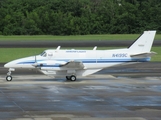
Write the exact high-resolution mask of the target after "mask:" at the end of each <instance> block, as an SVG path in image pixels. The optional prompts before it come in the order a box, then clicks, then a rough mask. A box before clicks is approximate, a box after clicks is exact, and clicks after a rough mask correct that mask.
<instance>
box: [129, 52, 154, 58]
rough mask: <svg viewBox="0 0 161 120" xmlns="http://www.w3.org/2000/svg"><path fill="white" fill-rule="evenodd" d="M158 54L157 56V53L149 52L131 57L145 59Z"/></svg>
mask: <svg viewBox="0 0 161 120" xmlns="http://www.w3.org/2000/svg"><path fill="white" fill-rule="evenodd" d="M156 54H157V53H156V52H147V53H139V54H133V55H130V57H137V58H145V57H151V56H153V55H156Z"/></svg>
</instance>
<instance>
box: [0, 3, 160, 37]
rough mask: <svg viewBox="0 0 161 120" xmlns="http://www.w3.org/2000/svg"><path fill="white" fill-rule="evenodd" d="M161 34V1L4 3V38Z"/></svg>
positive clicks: (0, 20) (0, 27) (0, 22)
mask: <svg viewBox="0 0 161 120" xmlns="http://www.w3.org/2000/svg"><path fill="white" fill-rule="evenodd" d="M144 30H157V32H159V33H161V1H160V0H0V35H85V34H124V33H126V34H133V33H140V32H143V31H144Z"/></svg>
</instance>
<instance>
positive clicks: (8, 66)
mask: <svg viewBox="0 0 161 120" xmlns="http://www.w3.org/2000/svg"><path fill="white" fill-rule="evenodd" d="M16 66H17V64H16V62H12V61H11V62H8V63H6V64H5V65H4V67H5V68H15V67H16Z"/></svg>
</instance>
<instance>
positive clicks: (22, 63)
mask: <svg viewBox="0 0 161 120" xmlns="http://www.w3.org/2000/svg"><path fill="white" fill-rule="evenodd" d="M33 63H34V57H27V58H21V59H17V60H14V61H11V62H8V63H6V64H5V65H4V67H5V68H34V66H32V64H33Z"/></svg>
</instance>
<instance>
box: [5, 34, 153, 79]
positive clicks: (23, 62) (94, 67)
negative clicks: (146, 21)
mask: <svg viewBox="0 0 161 120" xmlns="http://www.w3.org/2000/svg"><path fill="white" fill-rule="evenodd" d="M155 34H156V31H144V33H143V34H142V35H141V36H140V37H139V38H138V39H137V40H136V41H135V42H134V43H133V44H132V45H131V46H130V47H128V48H125V49H113V50H96V47H94V49H93V50H74V49H71V50H60V46H58V48H57V49H55V50H45V51H44V52H43V53H42V54H40V55H37V56H31V57H26V58H21V59H17V60H14V61H11V62H9V63H7V64H5V65H4V67H5V68H9V72H8V73H7V77H6V80H7V81H11V80H12V76H11V72H12V71H14V70H15V69H16V68H21V69H38V70H39V71H41V72H42V73H44V74H45V75H48V76H51V77H66V79H67V80H71V81H75V80H76V79H77V77H78V76H87V75H90V74H93V73H95V72H98V71H100V70H102V69H104V68H107V67H111V66H115V65H121V64H129V63H138V62H147V61H150V57H151V56H152V55H154V54H155V52H150V50H151V47H152V44H153V40H154V37H155Z"/></svg>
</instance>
